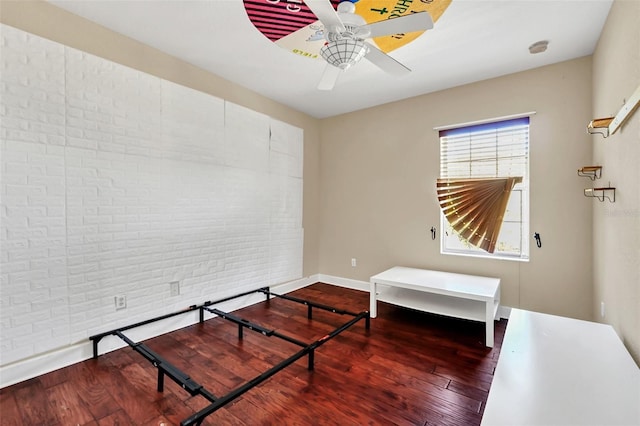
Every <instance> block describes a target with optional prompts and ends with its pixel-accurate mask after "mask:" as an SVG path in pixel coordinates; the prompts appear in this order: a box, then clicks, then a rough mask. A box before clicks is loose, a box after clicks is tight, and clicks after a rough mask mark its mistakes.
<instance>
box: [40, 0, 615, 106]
mask: <svg viewBox="0 0 640 426" xmlns="http://www.w3.org/2000/svg"><path fill="white" fill-rule="evenodd" d="M49 1H50V2H51V3H53V4H55V5H56V6H59V7H61V8H64V9H67V10H68V11H70V12H72V13H75V14H77V15H80V16H83V17H85V18H87V19H89V20H91V21H94V22H97V23H99V24H101V25H103V26H105V27H107V28H110V29H112V30H114V31H116V32H118V33H121V34H124V35H126V36H128V37H131V38H133V39H136V40H138V41H140V42H142V43H145V44H147V45H149V46H153V47H155V48H157V49H159V50H161V51H163V52H166V53H168V54H170V55H173V56H175V57H178V58H180V59H182V60H184V61H186V62H189V63H191V64H194V65H196V66H198V67H201V68H203V69H206V70H208V71H210V72H212V73H214V74H216V75H218V76H220V77H223V78H225V79H227V80H230V81H232V82H235V83H237V84H239V85H242V86H244V87H247V88H249V89H251V90H253V91H255V92H257V93H260V94H262V95H264V96H266V97H268V98H270V99H273V100H275V101H278V102H280V103H282V104H285V105H288V106H290V107H291V108H294V109H296V110H299V111H302V112H305V113H307V114H309V115H311V116H313V117H317V118H324V117H330V116H333V115H338V114H342V113H345V112H350V111H355V110H359V109H363V108H367V107H371V106H375V105H380V104H383V103H387V102H391V101H396V100H400V99H404V98H408V97H412V96H417V95H420V94H424V93H430V92H434V91H438V90H442V89H446V88H449V87H454V86H459V85H462V84H466V83H471V82H475V81H480V80H485V79H488V78H493V77H497V76H501V75H505V74H510V73H514V72H518V71H523V70H527V69H531V68H537V67H540V66H543V65H548V64H552V63H556V62H561V61H565V60H569V59H573V58H578V57H581V56H585V55H590V54H592V53H593V51H594V49H595V46H596V43H597V41H598V38H599V36H600V33H601V31H602V27H603V25H604V22H605V20H606V17H607V14H608V13H609V9H610V7H611V3H612V0H534V1H527V0H453V1H452V2H451V5H450V6H449V8H448V9H447V10H446V11H445V12H444V14H443V15H442V17H440V19H439V20H438V21H437V22H436V23H435V26H434V28H433V29H432V30H430V31H427V32H425V33H423V34H422V35H421V36H420V37H419V38H418V39H416V40H415V41H413V42H411V43H409V44H407V45H405V46H403V47H401V48H399V49H397V50H394V51H393V52H391V53H390V54H391V56H393V57H394V58H395V59H396V60H398V61H400V62H401V63H403V64H405V65H406V66H408V67H409V68H411V69H412V71H413V72H412V73H411V74H410V75H409V76H406V77H401V78H397V77H393V76H390V75H388V74H386V73H384V72H383V71H381V70H380V69H378V68H377V67H375V66H374V65H372V64H371V63H369V62H368V61H366V60H365V61H362V62H360V63H358V64H357V65H356V66H354V67H353V68H351V69H349V70H347V71H346V72H343V73H342V75H341V76H340V79H339V80H338V82H337V84H336V87H335V88H334V89H333V91H330V92H324V91H319V90H317V89H316V86H317V84H318V81H319V80H320V76H321V75H322V72H323V70H324V66H325V64H324V61H322V60H321V59H316V60H314V59H309V58H305V57H301V56H298V55H295V54H293V53H290V52H288V51H286V50H285V49H283V48H281V47H279V46H277V45H276V44H274V43H272V42H271V41H269V40H268V39H267V38H266V37H265V36H263V35H262V34H261V33H260V32H259V31H258V30H257V29H256V28H255V27H254V26H253V24H252V23H251V22H250V21H249V19H248V17H247V14H246V12H245V9H244V5H243V2H242V0H133V1H131V0H49ZM414 1H417V0H414ZM539 40H548V41H549V48H548V50H547V51H546V52H544V53H540V54H537V55H532V54H530V53H529V51H528V46H529V45H531V44H532V43H534V42H536V41H539Z"/></svg>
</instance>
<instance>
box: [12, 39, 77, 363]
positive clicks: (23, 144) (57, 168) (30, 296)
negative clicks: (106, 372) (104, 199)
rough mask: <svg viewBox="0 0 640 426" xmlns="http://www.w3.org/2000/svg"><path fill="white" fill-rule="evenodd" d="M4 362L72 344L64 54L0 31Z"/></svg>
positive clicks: (52, 46) (54, 47)
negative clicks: (67, 269) (70, 342)
mask: <svg viewBox="0 0 640 426" xmlns="http://www.w3.org/2000/svg"><path fill="white" fill-rule="evenodd" d="M1 35H2V37H1V38H0V40H1V41H0V46H1V49H2V55H0V56H1V70H0V98H1V99H2V102H1V105H2V106H1V108H0V139H1V148H0V150H1V151H0V152H1V154H0V163H1V168H2V170H1V176H2V179H1V181H0V187H1V189H0V198H1V200H2V203H1V204H2V211H1V217H0V219H1V221H2V234H1V239H0V252H1V253H2V256H1V258H0V277H1V281H0V285H1V287H0V299H1V302H0V323H1V327H2V328H1V329H0V331H1V333H2V335H1V337H2V338H1V340H2V350H1V352H0V364H6V363H9V362H12V361H15V360H16V359H20V358H23V357H26V356H29V355H32V354H34V353H39V352H44V351H48V350H51V349H53V348H56V347H59V346H61V345H64V344H66V343H67V342H68V340H69V322H68V321H69V318H68V294H67V280H66V267H67V265H66V253H65V247H66V232H65V226H66V225H65V211H64V207H65V174H64V147H63V146H62V145H64V141H65V106H64V48H63V46H60V45H58V44H55V43H52V42H49V41H47V40H43V39H41V38H38V37H35V36H32V35H29V34H27V33H24V32H20V31H17V30H13V29H11V28H9V27H2V32H1Z"/></svg>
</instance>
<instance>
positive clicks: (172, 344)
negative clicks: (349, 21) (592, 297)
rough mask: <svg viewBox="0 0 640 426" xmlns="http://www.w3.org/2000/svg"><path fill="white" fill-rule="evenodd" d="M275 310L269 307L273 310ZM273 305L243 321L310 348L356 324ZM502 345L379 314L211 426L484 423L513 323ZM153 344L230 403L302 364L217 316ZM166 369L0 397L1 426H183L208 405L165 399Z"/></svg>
mask: <svg viewBox="0 0 640 426" xmlns="http://www.w3.org/2000/svg"><path fill="white" fill-rule="evenodd" d="M291 295H295V296H297V297H301V298H306V299H309V300H313V301H316V302H319V303H324V304H328V305H331V306H335V307H339V308H343V309H347V310H351V311H355V312H359V311H363V310H368V307H369V298H368V297H369V295H368V293H366V292H359V291H354V290H348V289H344V288H340V287H334V286H331V285H326V284H314V285H312V286H309V287H307V288H304V289H302V290H298V291H296V292H294V293H291ZM267 305H270V306H269V307H267ZM313 313H314V318H313V320H312V321H309V320H307V309H306V307H305V306H304V305H300V304H297V303H293V302H290V301H287V300H281V299H274V300H271V301H270V302H268V303H267V302H263V303H260V304H257V305H253V306H251V307H248V308H245V309H243V310H241V311H236V312H235V314H236V315H238V316H242V317H243V318H246V319H248V320H250V321H252V322H254V323H258V324H262V325H264V326H266V327H268V328H275V329H277V330H279V331H281V332H282V333H283V334H287V335H289V336H292V337H296V338H298V339H300V340H303V341H305V342H309V343H310V342H312V341H314V340H316V339H319V338H320V337H322V336H324V335H325V334H326V333H327V332H329V331H331V330H333V329H334V328H336V327H337V326H339V325H340V324H343V323H345V322H346V321H348V320H349V319H350V318H351V317H348V316H340V315H336V314H333V313H330V312H323V311H320V310H317V309H314V311H313ZM495 324H496V336H495V340H496V345H495V347H494V348H493V349H490V348H486V347H485V346H484V324H482V323H475V322H470V321H463V320H456V319H451V318H444V317H439V316H435V315H429V314H424V313H419V312H414V311H410V310H406V309H402V308H398V307H395V306H392V305H388V304H385V303H379V305H378V317H377V318H375V319H372V320H371V329H370V330H369V331H366V330H365V327H364V321H360V322H358V323H357V324H356V325H355V326H353V327H351V328H350V329H348V330H347V331H345V332H344V333H342V334H340V335H339V336H337V337H336V338H334V339H332V340H331V341H329V342H327V343H326V344H325V345H323V346H321V347H320V348H318V349H317V350H316V353H315V370H314V371H308V370H307V357H304V358H302V359H300V360H299V361H297V362H296V363H294V364H293V365H291V366H289V367H288V368H286V369H285V370H283V371H281V372H279V373H277V374H276V375H275V376H273V377H271V378H270V379H268V380H267V381H265V382H264V383H262V384H260V385H258V386H257V387H255V388H253V389H251V390H250V391H248V392H247V393H245V394H244V395H242V396H241V397H240V398H239V399H237V400H235V401H233V402H232V403H230V404H228V405H227V406H225V407H223V408H222V409H220V410H218V411H216V412H215V413H213V414H212V415H210V416H209V417H207V419H206V420H205V422H204V424H208V425H341V426H343V425H464V426H466V425H478V424H480V420H481V417H482V413H483V411H484V405H485V402H486V400H487V395H488V391H489V387H490V386H491V380H492V378H493V372H494V368H495V365H496V362H497V360H498V355H499V352H500V346H501V344H502V339H503V337H504V331H505V327H506V321H505V320H502V321H500V322H496V323H495ZM145 344H146V345H147V346H149V347H150V348H151V349H153V350H154V351H156V352H157V353H159V354H161V355H162V356H163V357H164V358H166V359H167V360H168V361H169V362H171V363H172V364H174V365H175V366H176V367H178V368H180V369H181V370H182V371H184V372H185V373H187V374H189V375H190V376H191V378H192V379H193V380H195V381H196V382H198V383H200V384H202V385H203V386H204V387H205V388H207V389H208V390H209V391H211V392H213V393H214V394H215V395H224V394H226V393H228V392H229V391H230V390H232V389H234V388H235V387H237V386H239V385H241V384H243V383H244V382H246V381H248V380H250V379H252V378H253V377H255V376H257V375H259V374H260V373H262V372H263V371H265V370H267V369H269V368H270V367H272V366H273V365H275V364H277V363H278V362H280V361H282V360H283V359H285V358H287V357H288V356H290V355H292V354H294V353H295V352H297V351H298V350H299V347H297V346H295V345H293V344H290V343H288V342H285V341H282V340H280V339H277V338H274V337H271V338H268V337H265V336H262V335H260V334H258V333H254V332H251V331H249V330H246V331H245V332H244V339H243V340H238V328H237V326H236V325H235V324H232V323H230V322H227V321H224V320H222V319H220V318H215V319H212V320H209V321H206V322H205V323H204V324H202V325H200V324H197V325H193V326H190V327H187V328H184V329H182V330H178V331H175V332H173V333H169V334H166V335H163V336H159V337H156V338H153V339H150V340H148V341H146V342H145ZM156 380H157V370H156V368H155V367H153V365H151V363H150V362H148V361H147V360H146V359H144V358H143V357H142V356H141V355H140V354H138V353H136V352H134V351H133V350H132V349H131V348H129V347H127V348H124V349H120V350H117V351H114V352H111V353H108V354H104V355H101V356H100V357H99V358H98V359H97V360H88V361H85V362H81V363H78V364H75V365H72V366H70V367H67V368H63V369H60V370H57V371H54V372H51V373H48V374H45V375H43V376H40V377H37V378H34V379H31V380H27V381H25V382H22V383H19V384H16V385H14V386H10V387H7V388H4V389H2V390H0V419H1V424H2V425H3V426H4V425H38V426H40V425H52V426H53V425H56V426H57V425H61V426H62V425H65V426H66V425H156V426H157V425H178V424H180V421H181V420H184V419H186V418H187V417H189V416H190V415H192V414H194V413H195V412H196V411H198V410H200V409H202V408H204V407H206V406H207V405H209V402H208V401H207V400H205V399H204V398H203V397H201V396H195V397H191V396H189V394H188V393H187V392H186V391H185V390H183V389H182V388H181V387H179V386H178V385H177V384H175V383H174V382H173V381H171V380H170V379H167V380H165V389H164V392H162V393H159V392H157V391H156Z"/></svg>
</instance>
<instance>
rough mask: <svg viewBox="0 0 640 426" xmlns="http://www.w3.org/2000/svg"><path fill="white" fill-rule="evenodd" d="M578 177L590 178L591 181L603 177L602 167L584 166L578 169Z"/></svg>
mask: <svg viewBox="0 0 640 426" xmlns="http://www.w3.org/2000/svg"><path fill="white" fill-rule="evenodd" d="M578 176H582V177H588V178H589V179H591V180H596V179H600V178H601V177H602V166H584V167H582V168H581V169H578Z"/></svg>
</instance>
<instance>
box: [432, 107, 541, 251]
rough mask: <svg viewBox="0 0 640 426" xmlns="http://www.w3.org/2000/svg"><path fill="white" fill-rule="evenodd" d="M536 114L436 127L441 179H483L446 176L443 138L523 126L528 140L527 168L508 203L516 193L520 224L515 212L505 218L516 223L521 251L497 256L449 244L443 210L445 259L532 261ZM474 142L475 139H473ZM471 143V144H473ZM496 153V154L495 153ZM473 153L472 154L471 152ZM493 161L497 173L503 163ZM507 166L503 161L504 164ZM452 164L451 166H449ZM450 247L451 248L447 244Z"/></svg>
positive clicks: (524, 169)
mask: <svg viewBox="0 0 640 426" xmlns="http://www.w3.org/2000/svg"><path fill="white" fill-rule="evenodd" d="M534 114H535V112H529V113H524V114H517V115H510V116H506V117H496V118H491V119H487V120H481V121H475V122H470V123H461V124H455V125H449V126H441V127H436V128H435V129H434V130H437V131H438V132H439V134H438V145H439V150H440V152H439V156H440V171H439V177H440V178H449V179H455V178H465V177H480V176H474V175H473V173H472V172H471V171H470V172H469V173H468V174H467V175H455V176H453V175H447V174H445V173H443V164H444V161H443V137H444V136H447V135H449V136H450V135H452V134H454V135H455V134H468V135H473V134H474V133H475V134H476V135H477V134H479V133H481V132H482V131H483V130H485V131H486V129H492V130H495V131H496V132H499V131H500V129H509V128H514V127H515V126H523V125H526V132H527V133H526V136H525V139H524V141H523V144H524V150H525V152H524V165H523V166H522V167H523V176H522V177H523V182H522V183H521V184H518V185H516V186H515V187H514V189H513V191H512V194H511V196H510V199H509V205H511V204H512V199H513V196H514V195H515V193H517V194H519V197H520V199H521V201H520V202H519V203H518V207H519V209H518V210H519V216H520V218H519V220H516V221H514V220H509V218H508V216H509V211H513V210H512V209H508V211H507V213H506V214H505V219H504V220H503V225H504V224H509V223H517V224H518V228H519V249H518V251H517V252H515V253H514V252H512V253H509V252H504V251H499V250H496V251H495V252H494V253H489V252H487V251H485V250H482V249H480V248H477V247H474V246H473V245H471V244H469V243H466V245H467V247H455V246H453V245H452V244H451V243H450V242H451V240H452V238H454V237H453V236H452V235H448V233H449V232H452V228H451V225H450V224H449V222H448V220H447V218H446V217H445V215H444V213H443V212H442V209H441V210H440V231H441V232H440V253H441V254H445V255H454V256H467V257H479V258H489V259H502V260H515V261H522V262H528V261H529V259H530V254H531V253H530V244H529V237H528V235H529V232H530V224H531V218H530V197H531V192H530V174H529V170H530V161H531V116H532V115H534ZM499 137H500V134H499V133H497V134H496V138H495V145H496V147H497V146H498V144H499V142H498V141H499ZM471 138H472V136H471ZM471 142H472V141H471ZM496 151H497V150H496ZM470 152H472V151H470ZM473 161H474V160H473V159H472V158H471V154H470V155H469V160H468V163H469V166H470V168H471V163H473ZM476 161H477V160H476ZM493 161H495V164H496V169H497V168H498V167H497V165H498V163H499V162H500V158H499V155H497V154H496V155H495V156H494V157H493ZM503 162H504V160H503ZM450 163H451V162H450ZM450 163H449V164H450ZM484 176H485V177H506V176H498V174H497V172H496V173H495V175H492V176H487V175H484ZM503 232H504V226H502V227H501V229H500V235H503ZM460 240H461V243H460V244H461V245H464V243H465V241H464V240H462V239H460ZM447 243H449V244H447Z"/></svg>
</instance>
